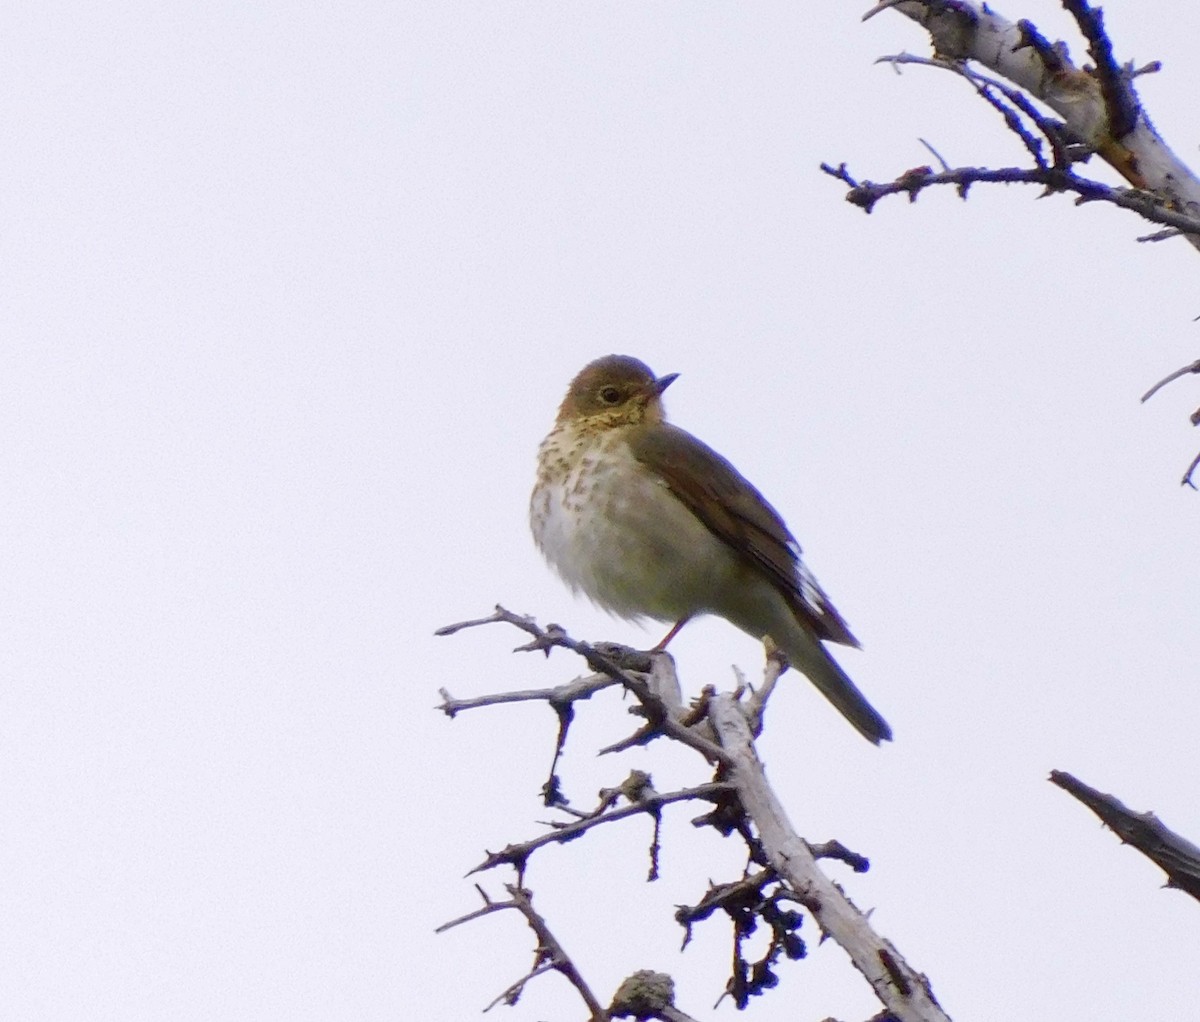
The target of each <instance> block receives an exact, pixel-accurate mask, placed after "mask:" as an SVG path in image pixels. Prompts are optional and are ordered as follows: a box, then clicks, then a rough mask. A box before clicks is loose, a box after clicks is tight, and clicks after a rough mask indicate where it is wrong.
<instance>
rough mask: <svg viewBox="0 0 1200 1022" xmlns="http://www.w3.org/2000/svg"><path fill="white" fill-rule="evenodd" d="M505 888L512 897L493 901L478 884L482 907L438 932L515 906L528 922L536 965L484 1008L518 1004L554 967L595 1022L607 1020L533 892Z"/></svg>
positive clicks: (440, 928) (509, 886)
mask: <svg viewBox="0 0 1200 1022" xmlns="http://www.w3.org/2000/svg"><path fill="white" fill-rule="evenodd" d="M504 889H505V890H506V891H507V892H508V896H509V900H508V901H492V900H491V899H490V898H489V897H488V896H487V893H486V892H485V891H484V890H483V888H482V887H480V886H479V885H476V886H475V890H477V891H478V892H479V896H480V897H481V898H483V902H484V905H483V908H481V909H479V910H478V911H475V912H469V913H468V914H467V915H465V916H459V918H457V919H452V920H450V922H448V923H443V924H442V925H441V926H439V927H438V928H437V930H436V931H435V932H437V933H445V932H446V931H447V930H449V929H452V928H453V927H455V926H460V925H461V924H463V923H467V922H471V921H472V920H474V919H480V918H482V917H483V916H486V915H490V914H491V913H493V912H502V911H503V910H505V909H515V910H516V911H518V912H520V913H521V915H522V916H524V917H525V922H526V923H527V924H528V925H529V928H530V929H531V930H533V932H534V935H535V936H536V937H537V950H536V951H535V952H534V958H533V967H532V968H531V969H530V970H529V972H528V973H526V974H525V975H524V976H523V977H521V979H519V980H517V981H516V982H515V983H513V984H512V985H510V986H509V987H508V988H507V989H506V990H505V991H504V992H503V993H502V994H500V996H499V997H497V998H496V999H495V1000H494V1001H492V1003H491V1004H489V1005H488V1006H487V1008H485V1009H484V1011H487V1010H489V1009H491V1008H493V1007H495V1006H496V1005H497V1004H507V1005H509V1006H511V1005H514V1004H516V1003H517V1001H518V1000H519V999H520V996H521V994H522V992H523V991H524V990H525V986H526V984H527V983H529V981H530V980H532V979H534V978H535V977H537V976H540V975H542V974H543V973H546V972H549V971H551V970H553V971H555V972H558V973H560V974H561V975H563V976H564V977H566V979H567V981H568V982H569V983H570V984H571V985H572V986H573V987H574V988H575V989H576V990H577V991H578V992H579V996H580V997H581V998H583V1002H584V1004H586V1005H587V1006H588V1010H589V1011H590V1012H591V1013H592V1019H593V1022H607V1019H608V1017H609V1016H608V1013H607V1012H606V1011H605V1010H604V1008H603V1007H601V1005H600V1002H599V1001H598V1000H597V999H596V995H595V994H593V993H592V991H591V988H590V987H589V986H588V985H587V983H586V981H585V980H584V978H583V976H582V975H581V974H580V972H579V970H578V969H577V968H576V967H575V963H574V962H573V961H572V960H571V956H570V955H568V954H567V953H566V951H564V950H563V947H562V945H561V944H560V943H559V942H558V939H557V938H556V937H555V936H554V934H553V933H552V932H551V930H550V927H549V926H548V925H547V923H546V920H545V919H543V918H542V917H541V915H540V914H539V913H538V912H536V911H535V910H534V907H533V900H532V899H533V895H532V893H531V892H530V891H528V890H526V889H525V888H523V887H521V886H519V885H517V884H505V885H504Z"/></svg>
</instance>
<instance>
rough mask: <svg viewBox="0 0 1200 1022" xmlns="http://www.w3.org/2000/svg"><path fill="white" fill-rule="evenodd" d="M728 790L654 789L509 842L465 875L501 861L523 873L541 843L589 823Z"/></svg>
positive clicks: (578, 832) (566, 837)
mask: <svg viewBox="0 0 1200 1022" xmlns="http://www.w3.org/2000/svg"><path fill="white" fill-rule="evenodd" d="M731 794H733V788H732V786H731V785H729V784H725V783H722V782H719V781H712V782H710V783H708V784H699V785H696V787H694V788H684V789H683V790H681V791H670V792H666V793H659V792H654V793H653V794H648V795H645V796H643V797H642V798H640V799H639V800H638V801H636V802H632V803H630V804H629V805H627V806H622V807H621V808H619V809H610V810H608V811H606V812H602V813H598V814H595V815H590V816H587V817H585V818H584V819H581V820H575V821H573V822H571V823H566V824H563V825H561V826H559V827H556V828H555V829H554V830H551V831H548V832H547V833H545V834H541V835H539V836H538V837H535V838H530V839H529V840H528V841H521V842H518V843H516V844H510V845H508V846H507V847H505V848H503V849H501V850H500V851H498V852H488V854H487V857H486V858H485V859H484V860H483V862H481V863H480V864H479V865H478V866H476V867H474V868H473V869H472V870H471V871H470V872H469V873H468V874H467V875H468V876H470V875H471V874H472V873H481V872H483V871H484V870H489V869H494V868H495V867H497V866H502V865H510V866H513V867H515V868H516V870H517V872H518V874H523V873H524V870H525V863H526V862H527V861H528V859H529V857H530V856H531V855H532V854H533V853H534V852H535V851H537V850H538V849H539V848H541V847H543V846H545V845H550V844H566V843H567V842H568V841H573V840H574V839H575V838H577V837H580V836H582V835H583V834H585V833H586V832H587V831H589V830H591V829H592V828H593V827H598V826H601V825H602V824H605V823H616V822H617V821H619V820H624V819H627V818H628V817H630V816H637V815H638V814H639V813H651V814H653V813H655V812H657V811H658V810H660V809H661V808H662V807H663V806H667V805H670V804H671V803H673V802H687V801H694V800H697V799H699V800H703V801H706V802H715V803H721V802H723V801H725V800H726V799H728V798H729V796H730V795H731Z"/></svg>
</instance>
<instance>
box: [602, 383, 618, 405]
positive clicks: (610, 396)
mask: <svg viewBox="0 0 1200 1022" xmlns="http://www.w3.org/2000/svg"><path fill="white" fill-rule="evenodd" d="M600 400H601V401H603V402H604V403H605V404H606V405H615V404H616V403H617V402H618V401H620V400H621V391H620V390H619V389H618V388H616V387H611V386H610V387H601V388H600Z"/></svg>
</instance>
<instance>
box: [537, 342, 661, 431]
mask: <svg viewBox="0 0 1200 1022" xmlns="http://www.w3.org/2000/svg"><path fill="white" fill-rule="evenodd" d="M678 376H679V374H678V373H668V374H667V375H666V376H655V375H654V373H652V372H651V371H650V367H649V366H648V365H646V363H645V362H639V361H638V360H637V359H636V358H631V357H630V356H628V355H605V356H604V358H598V359H596V361H595V362H590V363H588V364H587V365H586V366H584V367H583V368H582V369H581V370H580V371H579V374H578V375H577V376H576V377H575V379H573V380H572V381H571V386H570V389H569V390H568V391H567V396H566V397H565V398H563V403H562V405H560V406H559V409H558V424H559V425H560V426H561V425H566V424H568V423H588V424H590V425H593V426H596V427H600V428H612V427H615V426H633V425H637V424H638V423H640V422H651V423H654V422H662V421H663V419H664V418H665V413H664V411H663V403H662V392H663V391H664V390H666V389H667V387H669V386H670V385H671V384H672V383H673V382H674V381H675V379H676V378H677V377H678Z"/></svg>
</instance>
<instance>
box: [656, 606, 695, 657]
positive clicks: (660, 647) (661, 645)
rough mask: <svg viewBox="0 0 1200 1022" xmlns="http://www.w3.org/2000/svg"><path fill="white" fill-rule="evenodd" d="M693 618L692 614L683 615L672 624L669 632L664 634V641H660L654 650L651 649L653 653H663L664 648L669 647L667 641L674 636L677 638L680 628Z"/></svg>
mask: <svg viewBox="0 0 1200 1022" xmlns="http://www.w3.org/2000/svg"><path fill="white" fill-rule="evenodd" d="M691 619H692V615H691V614H688V615H686V616H684V617H681V618H680V619H679V620H678V621H676V622H675V624H673V625H672V626H671V630H670V631H669V632H667V634H666V635H664V636H663V640H662V642H660V643H659V644H658V645H657V646H655V647H654V648H653V649H652V650H650V652H651V653H661V652H662V651H663V650H665V649H666V648H667V643H668V642H670V641H671V640H672V639H673V638H675V636H676V635H678V634H679V629H681V628H682V627H683V626H684V625H686V624H687V623H688V622H689V621H691Z"/></svg>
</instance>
